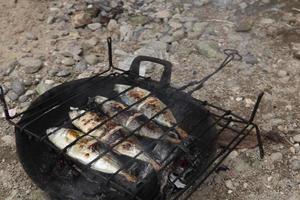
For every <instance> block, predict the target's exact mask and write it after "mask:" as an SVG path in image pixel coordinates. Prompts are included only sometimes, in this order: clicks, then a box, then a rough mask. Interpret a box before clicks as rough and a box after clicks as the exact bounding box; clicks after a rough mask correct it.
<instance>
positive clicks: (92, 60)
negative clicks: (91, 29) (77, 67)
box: [84, 54, 99, 65]
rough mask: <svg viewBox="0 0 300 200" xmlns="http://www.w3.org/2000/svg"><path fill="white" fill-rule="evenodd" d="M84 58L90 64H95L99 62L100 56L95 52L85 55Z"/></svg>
mask: <svg viewBox="0 0 300 200" xmlns="http://www.w3.org/2000/svg"><path fill="white" fill-rule="evenodd" d="M84 59H85V61H86V62H87V63H88V64H89V65H95V64H97V63H98V62H99V58H98V56H96V55H94V54H90V55H87V56H85V57H84Z"/></svg>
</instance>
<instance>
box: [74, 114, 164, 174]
mask: <svg viewBox="0 0 300 200" xmlns="http://www.w3.org/2000/svg"><path fill="white" fill-rule="evenodd" d="M81 115H82V116H81ZM69 116H70V118H71V119H75V118H76V117H79V116H80V117H79V118H76V119H75V120H72V123H73V125H74V126H76V127H77V128H78V129H80V130H81V131H83V132H84V133H88V132H90V131H91V133H89V135H91V136H94V137H96V138H97V139H99V140H100V141H101V142H103V143H104V144H107V145H109V146H113V145H115V144H116V143H119V144H117V145H116V146H114V148H113V151H114V152H116V153H118V154H122V155H126V156H129V157H135V156H137V155H138V156H137V157H136V158H137V159H139V160H142V161H144V162H148V163H150V164H151V165H152V166H153V168H154V169H155V170H159V169H160V167H161V166H160V165H159V164H158V163H157V162H156V161H155V160H154V159H153V158H151V156H150V155H149V154H147V153H146V152H142V147H141V145H140V144H139V142H138V141H137V139H136V138H135V137H134V136H130V137H129V138H126V139H125V137H126V136H127V135H128V132H126V129H124V128H123V127H122V126H120V125H118V124H116V123H115V122H112V121H107V122H105V123H104V121H105V120H107V118H106V117H105V116H103V115H102V116H101V115H97V114H96V113H94V112H89V111H87V112H86V111H84V110H74V109H73V110H71V111H70V112H69ZM101 124H103V125H101ZM100 125H101V126H100ZM93 129H95V130H93ZM92 130H93V131H92ZM141 152H142V153H141Z"/></svg>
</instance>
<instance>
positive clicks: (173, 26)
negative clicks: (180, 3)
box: [169, 22, 182, 29]
mask: <svg viewBox="0 0 300 200" xmlns="http://www.w3.org/2000/svg"><path fill="white" fill-rule="evenodd" d="M169 25H170V26H171V27H172V28H173V29H179V28H181V27H182V24H181V23H179V22H169Z"/></svg>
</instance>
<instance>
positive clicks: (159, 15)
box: [154, 10, 171, 19]
mask: <svg viewBox="0 0 300 200" xmlns="http://www.w3.org/2000/svg"><path fill="white" fill-rule="evenodd" d="M154 16H155V17H156V18H159V19H165V18H169V17H171V13H170V11H169V10H161V11H158V12H157V13H155V14H154Z"/></svg>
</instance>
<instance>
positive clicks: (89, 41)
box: [85, 37, 98, 47]
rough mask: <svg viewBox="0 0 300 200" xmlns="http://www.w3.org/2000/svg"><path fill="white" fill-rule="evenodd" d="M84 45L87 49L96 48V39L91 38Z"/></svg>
mask: <svg viewBox="0 0 300 200" xmlns="http://www.w3.org/2000/svg"><path fill="white" fill-rule="evenodd" d="M85 43H86V44H87V45H88V46H89V47H93V46H96V45H97V44H98V39H97V38H95V37H92V38H91V39H89V40H86V41H85Z"/></svg>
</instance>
